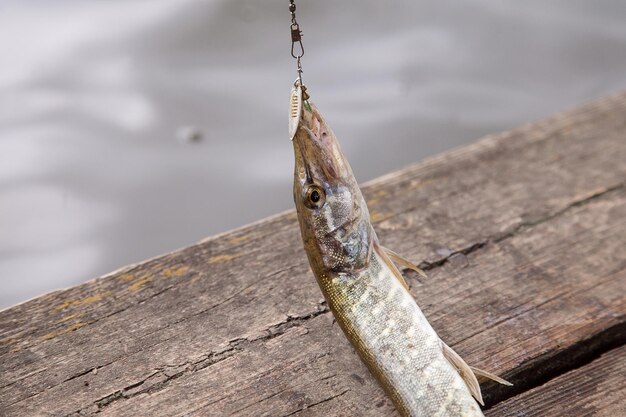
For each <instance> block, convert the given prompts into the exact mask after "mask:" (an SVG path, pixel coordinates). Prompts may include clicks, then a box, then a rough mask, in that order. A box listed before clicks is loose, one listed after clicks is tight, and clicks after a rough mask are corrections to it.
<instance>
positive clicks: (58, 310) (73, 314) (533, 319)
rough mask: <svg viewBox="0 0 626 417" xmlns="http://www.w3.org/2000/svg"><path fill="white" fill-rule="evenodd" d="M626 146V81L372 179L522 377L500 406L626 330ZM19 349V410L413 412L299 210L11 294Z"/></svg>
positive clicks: (438, 311) (432, 296) (436, 276)
mask: <svg viewBox="0 0 626 417" xmlns="http://www.w3.org/2000/svg"><path fill="white" fill-rule="evenodd" d="M286 146H289V145H288V144H286ZM624 161H626V93H620V94H615V95H613V96H610V97H607V98H603V99H600V100H598V101H596V102H593V103H591V104H588V105H586V106H583V107H581V108H579V109H576V110H573V111H569V112H565V113H562V114H559V115H557V116H554V117H552V118H550V119H547V120H545V121H541V122H538V123H534V124H529V125H527V126H523V127H521V128H518V129H515V130H512V131H509V132H506V133H502V134H498V135H493V136H489V137H486V138H484V139H482V140H480V141H478V142H476V143H474V144H471V145H469V146H466V147H463V148H459V149H456V150H453V151H451V152H447V153H444V154H442V155H440V156H437V157H435V158H432V159H430V160H427V161H425V162H423V163H420V164H418V165H414V166H411V167H408V168H406V169H403V170H401V171H398V172H395V173H392V174H390V175H387V176H385V177H383V178H380V179H378V180H375V181H373V182H371V183H369V184H367V185H365V186H364V187H363V190H364V193H365V196H366V199H367V201H368V205H369V206H370V211H371V213H372V216H373V219H374V221H375V224H374V226H375V228H376V229H377V231H378V233H379V237H380V239H381V242H382V243H383V244H384V245H385V246H388V247H390V248H392V249H394V250H395V251H397V252H399V253H402V254H404V255H405V256H407V257H409V258H410V259H413V260H416V261H418V262H419V261H421V262H422V266H423V267H424V268H425V269H428V270H429V271H428V272H429V278H428V279H426V280H425V279H422V278H419V280H418V277H417V275H415V274H413V273H412V272H407V277H408V282H409V284H410V285H411V286H412V292H413V293H414V295H415V296H416V299H417V300H418V303H419V304H420V306H421V307H422V309H423V310H424V312H425V314H426V316H427V317H428V318H429V320H430V321H431V323H432V324H433V327H434V328H435V329H436V330H437V331H438V333H439V334H440V336H441V337H442V339H443V340H445V341H446V342H447V343H448V344H450V345H451V346H453V347H454V348H455V349H456V350H457V351H458V352H459V354H461V356H463V357H464V358H465V359H466V360H467V362H469V363H470V364H472V365H475V366H478V367H481V368H484V369H487V370H490V371H494V372H497V373H499V374H502V375H504V376H505V377H507V378H509V379H510V380H512V382H514V383H515V387H514V388H500V387H494V386H493V385H489V384H487V385H485V397H486V400H487V402H488V406H489V405H491V406H493V405H494V404H497V403H499V402H502V401H505V400H507V398H509V397H513V396H516V395H518V394H520V393H523V392H524V391H527V390H528V389H532V388H533V387H535V386H537V385H540V384H543V383H545V382H546V381H547V380H550V379H552V378H554V377H558V375H560V374H562V373H565V372H567V371H569V370H570V369H572V368H576V367H577V366H578V365H577V364H578V363H584V362H588V361H589V360H590V359H593V358H595V357H597V356H598V355H600V354H601V353H602V352H605V351H607V350H609V349H611V348H614V347H616V346H619V345H621V344H623V343H624V333H625V332H624V325H625V323H626V318H625V317H626V301H625V299H624V297H623V294H624V293H626V250H625V249H624V248H626V204H625V203H626V187H625V182H626V163H625V162H624ZM357 174H358V173H357ZM286 192H289V191H288V190H286ZM0 358H1V360H0V415H11V416H14V415H15V416H30V415H55V416H56V415H92V414H102V415H151V416H161V415H162V416H174V415H179V416H183V415H211V416H212V415H215V416H223V415H245V416H288V415H294V416H295V415H306V416H328V415H345V416H354V415H359V416H388V415H395V411H394V410H393V407H392V405H391V403H390V401H389V400H387V399H386V397H385V395H384V394H383V392H382V390H381V389H380V388H379V387H378V385H377V384H376V382H375V381H374V379H373V378H372V377H371V376H370V375H369V373H368V371H367V369H366V368H365V367H364V366H363V365H362V364H361V362H360V361H359V359H358V357H357V356H356V354H355V353H354V352H353V350H352V348H351V347H350V345H349V344H348V342H347V341H346V339H345V337H344V336H343V334H342V333H341V330H340V329H339V328H338V326H336V325H333V321H332V316H331V314H330V313H329V312H328V310H327V307H326V305H325V303H324V302H323V301H322V297H321V293H320V291H319V289H318V288H317V284H316V283H315V280H314V278H313V276H312V274H311V273H310V271H309V268H308V264H307V261H306V256H305V254H304V252H303V250H302V244H301V241H300V236H299V230H298V226H297V221H296V218H295V213H294V212H293V211H289V212H286V213H283V214H280V215H277V216H275V217H272V218H270V219H265V220H262V221H260V222H258V223H256V224H253V225H250V226H246V227H244V228H242V229H239V230H235V231H233V232H229V233H226V234H223V235H220V236H216V237H213V238H210V239H208V240H206V241H204V242H201V243H199V244H197V245H194V246H191V247H189V248H185V249H182V250H180V251H176V252H173V253H171V254H167V255H164V256H162V257H158V258H155V259H152V260H149V261H146V262H144V263H142V264H139V265H135V266H130V267H127V268H124V269H123V270H120V271H117V272H115V273H112V274H110V275H108V276H105V277H101V278H98V279H95V280H92V281H89V282H87V283H85V284H82V285H79V286H76V287H73V288H69V289H66V290H61V291H56V292H53V293H50V294H47V295H45V296H43V297H39V298H36V299H34V300H31V301H28V302H26V303H23V304H20V305H17V306H14V307H12V308H10V309H6V310H3V311H1V312H0ZM529 392H530V391H529ZM522 395H523V394H522ZM508 401H512V402H510V404H512V405H511V407H514V406H521V405H520V404H521V403H519V402H515V401H514V400H508ZM508 403H509V402H505V403H502V404H508ZM496 407H497V406H496ZM494 410H495V408H494ZM511 412H513V411H511Z"/></svg>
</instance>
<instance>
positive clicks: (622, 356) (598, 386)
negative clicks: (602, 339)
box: [489, 346, 626, 417]
mask: <svg viewBox="0 0 626 417" xmlns="http://www.w3.org/2000/svg"><path fill="white" fill-rule="evenodd" d="M522 410H523V411H522ZM489 415H493V416H506V417H514V416H520V417H522V416H523V417H534V416H537V417H542V416H575V417H584V416H597V417H599V416H604V417H618V416H626V346H622V347H619V348H617V349H614V350H611V351H609V352H607V353H605V354H604V355H602V357H600V358H599V359H597V360H595V361H593V362H591V363H590V364H588V365H585V366H582V367H580V368H577V369H574V370H573V371H571V372H568V373H566V374H564V375H561V376H559V377H557V378H554V379H553V380H550V381H549V382H548V383H546V384H545V385H542V386H540V387H537V388H534V389H532V390H530V391H526V392H524V393H522V394H520V395H518V396H517V397H514V398H511V399H509V400H507V401H504V402H501V403H500V404H498V405H496V406H495V407H493V408H492V409H491V410H489Z"/></svg>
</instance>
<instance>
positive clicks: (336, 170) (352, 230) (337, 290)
mask: <svg viewBox="0 0 626 417" xmlns="http://www.w3.org/2000/svg"><path fill="white" fill-rule="evenodd" d="M292 142H293V146H294V152H295V181H294V200H295V204H296V208H297V211H298V219H299V222H300V229H301V233H302V239H303V242H304V247H305V250H306V252H307V255H308V258H309V262H310V265H311V269H312V270H313V272H314V274H315V276H316V278H317V281H318V284H319V286H320V288H321V290H322V293H323V294H324V297H325V298H326V301H327V303H328V305H329V307H330V309H331V311H332V312H333V314H334V315H335V318H336V320H337V323H339V325H340V326H341V328H342V329H343V331H344V332H345V334H346V336H347V338H348V339H349V340H350V342H351V343H352V345H353V346H354V348H355V349H356V351H357V352H358V353H359V355H360V357H361V358H362V360H363V361H364V362H365V363H366V364H367V366H368V367H369V369H370V371H371V372H372V373H373V374H374V375H375V376H376V378H377V379H378V381H379V382H380V384H381V385H382V386H383V387H384V389H385V391H386V392H387V394H388V395H389V396H390V397H391V399H392V400H393V402H394V404H395V406H396V408H397V409H398V411H399V412H400V413H401V414H402V415H403V416H425V417H433V416H441V417H443V416H467V417H472V416H482V415H483V414H482V412H481V410H480V407H479V406H478V404H477V403H476V401H475V400H474V399H473V398H472V396H471V393H470V391H469V389H468V387H467V385H466V384H465V382H464V381H463V379H462V378H461V376H460V375H459V373H458V372H457V370H456V369H455V368H454V367H453V366H452V365H451V364H450V363H449V362H448V361H447V360H446V358H445V357H444V355H443V353H442V348H441V342H440V340H439V337H438V336H437V334H436V333H435V331H434V330H433V328H432V327H431V325H430V324H429V323H428V321H427V320H426V318H425V317H424V314H423V313H422V311H421V310H420V308H419V307H418V306H417V304H416V303H415V300H414V299H413V297H412V296H411V294H410V293H409V292H408V291H407V290H406V289H405V288H404V286H403V285H402V284H401V283H400V281H399V280H398V278H397V277H396V275H395V274H394V272H393V271H392V269H391V268H392V266H390V261H389V258H388V257H387V256H386V255H385V253H384V251H383V250H382V248H381V247H380V245H379V243H378V239H377V237H376V233H375V232H374V229H373V228H372V225H371V223H370V218H369V212H368V210H367V205H366V204H365V201H364V199H363V196H362V195H361V191H360V189H359V186H358V185H357V182H356V180H355V178H354V176H353V174H352V170H351V168H350V165H349V164H348V162H347V160H346V158H345V157H344V155H343V153H342V152H341V149H340V148H339V144H338V142H337V140H336V138H335V136H334V134H333V133H332V131H331V130H330V128H329V127H328V125H327V124H326V122H325V120H324V119H323V117H322V116H321V115H320V113H319V111H318V110H317V108H316V107H315V106H314V105H312V104H311V103H305V105H304V106H303V107H302V114H301V118H300V122H299V125H298V129H297V131H296V134H295V137H294V138H293V140H292ZM311 187H314V188H315V189H319V190H322V191H323V194H325V202H322V203H323V204H319V202H318V206H317V207H313V208H312V207H311V205H312V203H311V201H308V200H307V199H309V198H310V193H311V191H310V190H311ZM313 205H314V204H313Z"/></svg>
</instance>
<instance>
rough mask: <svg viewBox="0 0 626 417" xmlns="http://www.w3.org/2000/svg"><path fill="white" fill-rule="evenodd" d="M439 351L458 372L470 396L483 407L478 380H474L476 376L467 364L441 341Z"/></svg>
mask: <svg viewBox="0 0 626 417" xmlns="http://www.w3.org/2000/svg"><path fill="white" fill-rule="evenodd" d="M440 342H441V349H442V350H443V356H444V357H445V358H446V359H447V360H448V362H450V364H451V365H452V366H454V368H455V369H456V370H457V371H458V372H459V375H461V378H463V381H465V384H466V385H467V387H468V388H469V390H470V392H471V393H472V396H473V397H474V398H476V401H478V402H479V403H480V405H485V403H484V402H483V396H482V394H481V393H480V385H479V384H478V380H477V379H476V375H474V372H473V371H472V368H470V367H469V365H468V364H467V363H465V361H464V360H463V358H461V357H460V356H459V354H458V353H456V352H455V351H454V350H452V348H451V347H450V346H448V345H446V344H445V343H444V342H443V341H441V340H440Z"/></svg>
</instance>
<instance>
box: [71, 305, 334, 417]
mask: <svg viewBox="0 0 626 417" xmlns="http://www.w3.org/2000/svg"><path fill="white" fill-rule="evenodd" d="M329 311H330V310H329V309H328V307H327V306H326V305H325V302H322V303H320V304H319V305H318V308H317V309H316V310H315V311H313V312H309V313H306V314H303V315H300V316H288V317H287V319H286V320H284V321H282V322H280V323H276V324H274V325H272V326H270V327H268V328H267V329H265V333H266V334H265V335H262V336H259V337H255V338H251V339H250V338H236V339H232V340H230V341H229V342H228V345H229V347H228V348H226V349H224V350H220V351H217V352H210V353H208V354H206V355H203V356H202V357H200V359H197V360H193V361H188V362H185V363H182V364H175V365H164V366H162V367H160V368H158V369H156V370H155V371H154V372H152V373H150V375H148V376H147V377H145V378H144V379H142V380H140V381H138V382H135V383H133V384H131V385H128V386H126V387H124V388H122V389H120V390H118V391H115V392H114V393H112V394H109V395H107V396H105V397H102V398H100V399H98V400H96V401H94V403H93V404H95V405H96V406H97V409H95V410H93V411H92V412H90V411H89V410H90V408H91V406H90V407H87V408H83V409H81V410H78V411H74V412H72V413H70V414H68V415H67V416H68V417H69V416H78V415H81V416H82V415H93V414H97V413H100V412H101V411H102V410H103V409H104V408H106V407H108V406H110V405H111V404H113V403H115V402H117V401H120V400H126V399H130V398H133V397H136V396H137V395H140V394H152V393H155V392H158V391H161V390H163V389H165V388H166V387H167V385H168V384H169V383H170V382H172V381H174V380H176V379H178V378H180V377H182V376H183V375H185V374H192V373H194V372H198V371H200V370H202V369H205V368H208V367H209V366H212V365H215V364H217V363H219V362H221V361H223V360H226V359H228V358H230V357H232V356H235V355H236V354H238V353H240V352H243V351H245V348H246V347H248V346H249V345H251V344H254V343H265V342H267V341H269V340H271V339H274V338H276V337H278V336H281V335H283V334H285V333H286V332H287V331H288V330H289V329H291V328H294V327H301V326H303V325H304V324H305V323H306V322H307V321H308V320H311V319H313V318H315V317H318V316H320V315H322V314H326V313H328V312H329ZM168 368H169V369H174V370H175V371H174V372H173V373H168V372H167V369H168ZM181 368H182V369H181ZM89 372H91V369H90V370H89V371H86V372H81V373H80V374H77V375H74V376H72V377H70V378H69V379H68V380H70V379H75V378H78V377H80V376H83V375H86V374H88V373H89ZM155 379H156V380H157V382H155V383H154V384H148V382H149V381H150V380H155ZM144 384H146V387H145V388H141V387H142V386H143V385H144ZM137 388H139V389H137ZM85 413H87V414H85Z"/></svg>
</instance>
